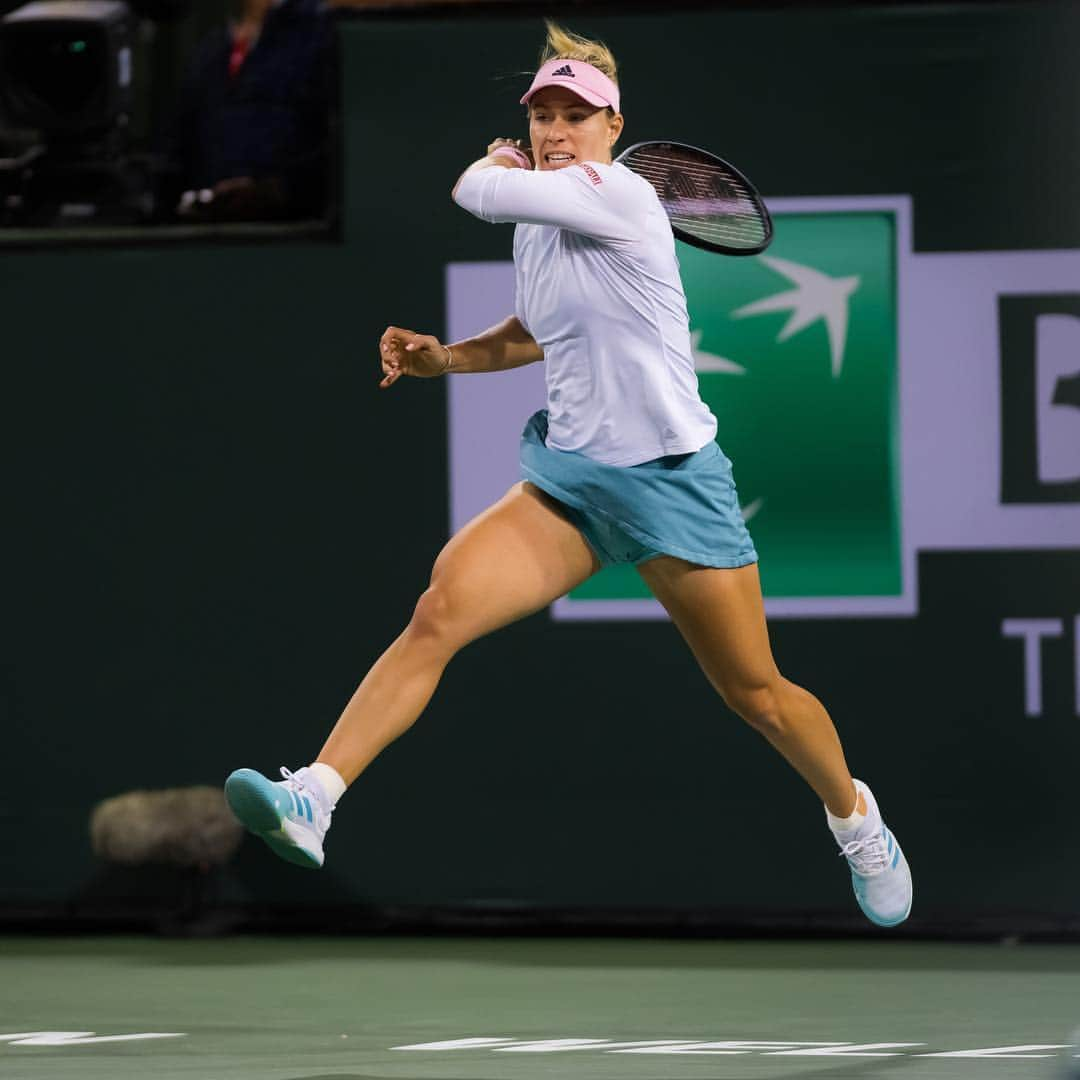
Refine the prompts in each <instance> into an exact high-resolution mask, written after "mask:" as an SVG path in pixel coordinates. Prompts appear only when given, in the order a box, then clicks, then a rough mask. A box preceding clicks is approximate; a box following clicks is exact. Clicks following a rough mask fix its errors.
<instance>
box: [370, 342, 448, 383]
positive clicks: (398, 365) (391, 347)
mask: <svg viewBox="0 0 1080 1080" xmlns="http://www.w3.org/2000/svg"><path fill="white" fill-rule="evenodd" d="M379 359H380V360H381V361H382V369H383V376H384V378H383V381H382V382H381V383H379V389H380V390H385V389H387V387H390V386H393V385H394V383H396V382H397V381H398V379H400V378H401V376H402V375H415V376H416V377H417V378H420V379H431V378H434V377H435V376H436V375H441V374H442V373H443V372H444V371H446V369H447V368H448V367H449V361H450V354H449V352H448V350H447V348H446V346H445V345H443V343H442V342H441V341H439V339H438V338H437V337H433V336H432V335H431V334H417V333H416V332H415V331H413V330H403V329H402V328H401V327H400V326H388V327H387V328H386V330H385V331H384V332H383V336H382V338H381V339H380V341H379Z"/></svg>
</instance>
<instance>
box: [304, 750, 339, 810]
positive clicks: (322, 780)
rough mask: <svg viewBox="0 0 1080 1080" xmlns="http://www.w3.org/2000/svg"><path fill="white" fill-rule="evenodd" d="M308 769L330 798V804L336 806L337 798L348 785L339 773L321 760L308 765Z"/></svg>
mask: <svg viewBox="0 0 1080 1080" xmlns="http://www.w3.org/2000/svg"><path fill="white" fill-rule="evenodd" d="M308 769H309V771H310V772H311V774H312V775H313V776H314V777H315V779H316V780H318V781H319V784H320V785H321V786H322V789H323V791H325V792H326V797H327V798H328V799H329V800H330V806H331V807H335V806H337V804H338V799H340V798H341V796H342V795H344V794H345V788H346V787H348V785H347V784H346V783H345V781H344V780H342V779H341V773H339V772H338V771H337V769H335V768H334V767H333V765H326V764H324V763H323V762H321V761H316V762H315V763H314V764H312V765H309V766H308Z"/></svg>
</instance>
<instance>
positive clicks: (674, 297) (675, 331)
mask: <svg viewBox="0 0 1080 1080" xmlns="http://www.w3.org/2000/svg"><path fill="white" fill-rule="evenodd" d="M454 199H455V201H456V202H457V204H458V205H459V206H461V207H463V208H464V209H466V210H468V211H469V212H470V213H472V214H475V215H476V216H477V217H479V218H481V219H483V220H484V221H514V222H517V223H518V225H517V229H516V230H515V232H514V266H515V269H516V275H517V299H516V304H515V314H516V315H517V317H518V319H519V320H520V321H521V323H522V325H523V326H524V327H525V329H526V330H527V331H528V332H529V333H530V334H531V335H532V336H533V338H534V339H535V340H536V342H537V343H538V344H539V345H540V347H541V348H542V349H543V350H544V367H545V371H546V381H547V408H548V436H547V445H548V446H549V447H551V448H553V449H556V450H574V451H577V452H578V453H581V454H585V455H586V456H587V457H590V458H592V459H594V460H596V461H601V462H604V463H605V464H608V465H624V466H629V465H637V464H639V463H640V462H643V461H651V460H652V459H653V458H658V457H664V456H665V455H668V454H685V453H691V452H693V451H696V450H700V449H701V447H703V446H705V445H706V444H707V443H708V442H709V440H710V439H713V438H715V437H716V427H717V425H716V417H715V416H714V415H713V414H712V412H711V411H710V409H709V407H708V406H707V405H706V404H705V403H704V402H703V401H702V400H701V397H700V395H699V393H698V380H697V374H696V372H695V370H694V359H693V351H692V348H691V344H690V327H689V319H688V316H687V311H686V296H685V294H684V292H683V288H682V281H681V280H680V278H679V264H678V260H677V258H676V255H675V240H674V237H673V236H672V233H671V226H670V225H669V224H668V220H667V216H666V215H665V213H664V210H663V207H662V206H661V205H660V200H659V199H658V198H657V197H656V192H655V191H654V190H653V189H652V187H651V186H650V185H649V183H648V182H647V181H645V180H643V179H642V178H641V177H639V176H637V175H635V174H634V173H633V172H631V171H630V170H629V169H627V168H626V167H625V166H623V165H620V164H618V163H614V164H611V165H604V164H601V163H599V162H584V163H582V164H580V165H573V166H569V167H567V168H564V169H558V170H553V171H550V172H548V171H544V172H529V171H527V170H525V169H506V168H502V167H500V166H491V167H489V168H482V169H473V170H471V171H469V172H466V173H465V175H464V176H463V177H462V178H461V180H460V181H459V183H458V187H457V191H456V193H455V195H454Z"/></svg>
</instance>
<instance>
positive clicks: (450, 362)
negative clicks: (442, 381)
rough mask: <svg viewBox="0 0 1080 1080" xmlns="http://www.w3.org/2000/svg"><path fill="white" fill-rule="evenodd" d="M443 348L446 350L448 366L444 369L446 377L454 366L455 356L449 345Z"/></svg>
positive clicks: (443, 372)
mask: <svg viewBox="0 0 1080 1080" xmlns="http://www.w3.org/2000/svg"><path fill="white" fill-rule="evenodd" d="M443 348H444V349H445V350H446V366H445V367H444V368H443V369H442V374H443V375H445V374H446V373H447V372H448V371H449V370H450V369H451V368H452V367H453V366H454V354H453V353H452V352H451V351H450V346H449V345H444V346H443Z"/></svg>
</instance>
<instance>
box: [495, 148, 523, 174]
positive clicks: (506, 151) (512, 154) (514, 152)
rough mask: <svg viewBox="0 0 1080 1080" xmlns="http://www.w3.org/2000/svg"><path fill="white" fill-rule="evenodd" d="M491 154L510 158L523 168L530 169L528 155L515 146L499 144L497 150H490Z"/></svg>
mask: <svg viewBox="0 0 1080 1080" xmlns="http://www.w3.org/2000/svg"><path fill="white" fill-rule="evenodd" d="M491 156H492V157H506V158H510V160H511V161H515V162H517V164H518V165H520V166H521V167H522V168H523V169H531V168H532V167H533V165H532V162H531V161H530V160H529V158H528V155H527V154H525V153H524V152H523V151H521V150H519V149H518V148H517V147H516V146H500V147H499V148H498V150H493V151H492V153H491Z"/></svg>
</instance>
